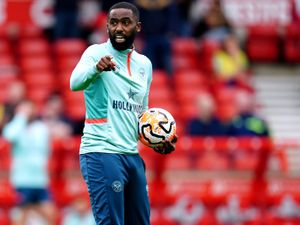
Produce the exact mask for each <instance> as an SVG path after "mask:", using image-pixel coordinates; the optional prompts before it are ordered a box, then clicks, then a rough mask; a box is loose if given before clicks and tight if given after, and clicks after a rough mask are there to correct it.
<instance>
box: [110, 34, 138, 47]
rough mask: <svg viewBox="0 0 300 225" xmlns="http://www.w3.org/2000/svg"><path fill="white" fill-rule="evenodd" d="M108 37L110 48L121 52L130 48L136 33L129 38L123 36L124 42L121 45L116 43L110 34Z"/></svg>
mask: <svg viewBox="0 0 300 225" xmlns="http://www.w3.org/2000/svg"><path fill="white" fill-rule="evenodd" d="M108 35H109V39H110V42H111V44H112V46H113V47H114V48H115V49H116V50H118V51H123V50H126V49H129V48H131V47H132V45H133V42H134V39H135V36H136V33H135V32H133V33H132V34H131V35H130V36H125V41H124V42H122V43H118V42H116V40H115V37H114V36H113V34H111V33H110V32H108Z"/></svg>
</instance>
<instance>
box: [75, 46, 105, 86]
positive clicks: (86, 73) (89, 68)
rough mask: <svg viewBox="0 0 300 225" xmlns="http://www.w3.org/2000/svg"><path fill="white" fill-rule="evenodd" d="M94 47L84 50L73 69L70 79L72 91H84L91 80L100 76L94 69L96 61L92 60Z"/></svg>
mask: <svg viewBox="0 0 300 225" xmlns="http://www.w3.org/2000/svg"><path fill="white" fill-rule="evenodd" d="M95 46H96V45H92V46H90V47H88V48H87V49H86V50H85V52H84V53H83V54H82V56H81V59H80V60H79V62H78V63H77V65H76V67H75V68H74V70H73V72H72V74H71V78H70V88H71V90H72V91H80V90H84V89H86V88H87V87H88V86H89V84H90V83H91V82H92V81H93V79H95V78H96V77H97V76H98V75H99V74H100V73H99V72H98V70H97V68H96V63H97V61H96V60H95V59H94V58H93V55H94V49H95Z"/></svg>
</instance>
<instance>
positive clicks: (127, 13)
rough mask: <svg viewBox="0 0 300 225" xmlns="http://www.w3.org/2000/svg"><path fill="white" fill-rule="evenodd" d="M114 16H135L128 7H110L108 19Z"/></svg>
mask: <svg viewBox="0 0 300 225" xmlns="http://www.w3.org/2000/svg"><path fill="white" fill-rule="evenodd" d="M112 18H116V19H121V18H131V19H134V18H135V16H134V15H133V12H132V11H131V10H130V9H124V8H118V9H112V10H111V11H110V14H109V19H112Z"/></svg>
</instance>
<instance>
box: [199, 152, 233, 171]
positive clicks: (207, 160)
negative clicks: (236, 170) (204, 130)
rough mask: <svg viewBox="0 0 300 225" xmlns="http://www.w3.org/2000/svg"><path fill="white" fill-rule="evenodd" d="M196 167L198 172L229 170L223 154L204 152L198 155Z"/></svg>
mask: <svg viewBox="0 0 300 225" xmlns="http://www.w3.org/2000/svg"><path fill="white" fill-rule="evenodd" d="M196 166H197V168H198V169H200V170H226V169H229V168H230V161H229V158H228V157H226V155H225V154H220V153H216V152H204V153H203V154H201V155H199V157H198V159H197V163H196Z"/></svg>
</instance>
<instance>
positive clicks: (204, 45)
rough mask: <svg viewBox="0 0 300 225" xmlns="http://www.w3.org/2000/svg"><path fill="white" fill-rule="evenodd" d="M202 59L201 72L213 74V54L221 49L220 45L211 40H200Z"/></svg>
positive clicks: (200, 63) (200, 59) (200, 60)
mask: <svg viewBox="0 0 300 225" xmlns="http://www.w3.org/2000/svg"><path fill="white" fill-rule="evenodd" d="M199 45H200V49H199V52H200V58H199V65H200V68H201V70H203V71H205V73H207V74H212V73H213V62H212V57H213V54H214V53H215V52H216V51H217V50H218V49H219V48H220V44H219V43H218V42H216V41H212V40H209V39H205V40H200V43H199Z"/></svg>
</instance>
